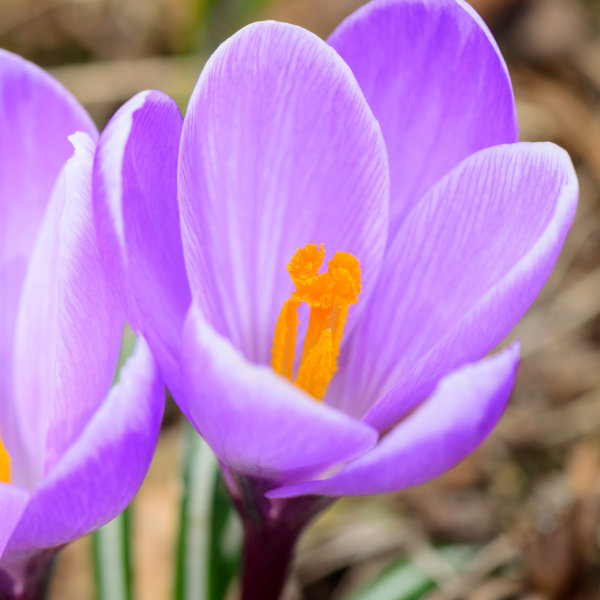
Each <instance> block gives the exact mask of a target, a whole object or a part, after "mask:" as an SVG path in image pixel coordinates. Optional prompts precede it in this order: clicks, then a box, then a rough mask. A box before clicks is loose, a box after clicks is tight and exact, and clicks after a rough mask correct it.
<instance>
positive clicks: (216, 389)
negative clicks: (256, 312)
mask: <svg viewBox="0 0 600 600" xmlns="http://www.w3.org/2000/svg"><path fill="white" fill-rule="evenodd" d="M181 370H182V376H183V385H184V388H185V389H184V391H185V393H186V398H187V403H188V408H189V411H190V415H191V416H190V419H191V421H192V423H193V424H194V426H195V427H196V428H197V429H198V431H199V432H200V434H201V435H202V436H203V437H204V439H205V440H206V441H207V442H208V444H209V445H210V446H211V448H212V449H213V450H214V452H215V454H216V455H217V456H218V457H219V459H220V460H221V461H222V462H224V463H225V464H226V465H228V466H229V467H230V468H231V469H233V470H234V471H238V472H240V473H244V474H246V475H250V476H254V477H260V478H264V479H269V480H272V481H290V480H291V479H293V478H297V477H301V476H305V475H307V474H314V473H315V472H319V471H321V470H323V469H325V468H327V467H329V466H331V465H333V464H336V463H338V462H340V461H343V460H348V459H349V458H350V457H355V456H358V455H360V454H361V453H362V452H364V451H366V450H368V449H369V448H371V447H372V446H373V444H374V443H375V442H376V440H377V434H376V432H375V431H374V430H373V429H371V428H370V427H369V426H367V425H364V424H363V423H361V422H360V421H356V420H354V419H352V418H350V417H348V416H346V415H344V414H343V413H341V412H338V411H336V410H334V409H331V408H329V407H328V406H325V405H323V404H320V403H318V402H317V401H315V400H314V399H313V398H312V397H310V396H308V395H306V394H305V393H304V392H303V391H302V390H300V389H299V388H297V387H295V386H294V385H293V384H291V383H290V382H289V381H287V380H286V379H284V378H283V377H279V376H278V375H276V374H275V372H274V371H273V370H272V369H271V368H270V367H265V366H262V365H258V366H257V365H254V364H251V363H249V362H248V361H246V360H245V359H244V357H243V356H242V355H241V354H240V353H239V352H237V351H236V350H235V349H234V348H233V347H232V345H231V343H230V342H229V341H228V340H226V339H225V338H223V337H221V336H219V335H218V334H217V333H215V332H214V330H213V329H212V328H211V327H210V326H209V325H207V324H206V323H205V322H204V319H203V317H202V315H201V309H200V308H199V307H198V306H197V304H196V303H195V302H194V303H193V304H192V308H191V309H190V312H189V314H188V317H187V320H186V324H185V326H184V333H183V343H182V365H181Z"/></svg>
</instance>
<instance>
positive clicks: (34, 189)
mask: <svg viewBox="0 0 600 600" xmlns="http://www.w3.org/2000/svg"><path fill="white" fill-rule="evenodd" d="M49 115H51V117H49ZM0 123H1V125H0V429H2V431H3V439H4V441H5V442H6V444H7V445H8V446H9V447H10V448H15V447H16V445H17V441H16V437H15V436H16V432H17V431H18V428H17V427H16V426H15V415H14V414H12V412H11V408H12V406H13V405H12V403H11V402H9V400H8V399H9V398H10V397H11V393H12V392H11V390H12V385H13V383H12V369H13V364H12V362H13V339H14V328H15V322H16V314H17V310H18V299H19V296H20V293H21V287H22V285H23V280H24V277H25V271H26V269H27V261H28V259H29V255H30V253H31V250H32V249H33V244H34V240H35V237H36V235H37V232H38V229H39V227H40V225H41V222H42V218H43V215H44V211H45V209H46V205H47V204H48V200H49V199H50V194H51V192H52V188H53V186H54V183H55V181H56V178H57V177H58V174H59V172H60V170H61V168H62V166H63V165H64V163H65V161H66V160H67V158H68V157H69V156H70V155H71V154H72V153H73V147H72V146H71V144H70V143H69V140H68V139H67V137H68V136H69V135H71V134H72V133H75V132H76V131H85V132H87V133H89V134H90V135H92V136H96V135H97V134H96V129H95V127H94V125H93V123H92V121H91V120H90V118H89V116H88V115H87V113H86V112H85V111H84V109H83V108H82V107H81V106H80V105H79V104H78V103H77V101H76V100H75V99H74V98H73V97H72V96H71V94H69V92H67V90H65V89H64V88H63V87H62V86H61V85H60V84H59V83H58V82H57V81H56V80H54V79H53V78H52V77H50V76H49V75H48V74H47V73H45V72H44V71H43V70H42V69H40V68H39V67H37V66H35V65H33V64H32V63H30V62H28V61H26V60H24V59H22V58H21V57H19V56H16V55H15V54H11V53H10V52H7V51H6V50H1V49H0Z"/></svg>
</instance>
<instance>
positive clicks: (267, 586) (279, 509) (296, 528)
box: [222, 465, 331, 600]
mask: <svg viewBox="0 0 600 600" xmlns="http://www.w3.org/2000/svg"><path fill="white" fill-rule="evenodd" d="M222 469H223V475H224V479H225V482H226V484H227V488H228V489H229V492H230V494H231V496H232V498H233V502H234V504H235V506H236V508H237V510H238V512H239V514H240V517H241V519H242V523H243V526H244V566H243V577H242V600H279V598H280V597H281V593H282V591H283V588H284V586H285V582H286V580H287V577H288V575H289V572H290V567H291V564H292V560H293V557H294V548H295V546H296V542H297V541H298V538H299V537H300V534H301V533H302V531H303V530H304V528H305V527H306V525H307V524H308V523H309V521H310V520H311V519H312V518H313V517H314V516H315V515H316V514H317V513H319V512H320V511H321V510H322V509H323V508H325V507H326V506H328V505H329V504H330V503H331V500H330V499H328V498H322V497H316V496H308V497H302V498H293V499H291V500H274V501H271V500H269V499H268V498H266V497H265V495H264V493H265V491H267V490H268V489H271V488H273V487H274V484H273V483H272V482H268V481H265V480H259V479H250V478H248V477H243V476H240V475H235V474H233V473H231V471H229V470H228V469H227V468H226V467H224V466H223V465H222Z"/></svg>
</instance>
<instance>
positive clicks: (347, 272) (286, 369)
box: [271, 244, 361, 399]
mask: <svg viewBox="0 0 600 600" xmlns="http://www.w3.org/2000/svg"><path fill="white" fill-rule="evenodd" d="M324 256H325V250H324V248H323V244H321V246H319V247H318V246H317V245H316V244H307V245H306V246H305V247H304V248H299V249H298V250H297V252H296V254H294V256H293V257H292V260H291V261H290V263H289V265H288V272H289V273H290V276H291V278H292V281H293V282H294V284H295V286H296V290H295V291H294V292H293V293H292V296H291V298H290V299H289V300H286V302H285V303H284V305H283V308H282V310H281V313H280V314H279V318H278V319H277V324H276V326H275V336H274V339H273V349H272V360H271V364H272V366H273V368H274V369H275V371H277V373H279V374H280V375H284V376H285V377H287V378H288V379H290V380H293V363H294V352H295V346H296V331H297V326H298V305H299V304H300V302H306V303H307V304H308V305H309V306H310V308H311V311H310V319H309V323H308V329H307V331H306V336H305V339H304V346H303V350H302V356H301V358H300V365H299V367H298V376H297V377H296V380H295V383H296V384H297V385H298V386H299V387H301V388H302V389H304V390H306V391H307V392H308V393H309V394H311V395H312V396H314V397H315V398H317V399H321V398H323V396H324V395H325V392H326V391H327V386H328V385H329V382H330V381H331V378H332V377H333V375H334V374H335V372H336V370H337V357H338V354H339V350H340V343H341V340H342V335H343V332H344V326H345V324H346V318H347V316H348V307H349V306H350V305H351V304H355V303H356V302H357V300H358V294H359V293H360V290H361V283H360V265H359V263H358V260H357V259H356V258H355V257H354V256H352V254H350V253H348V252H336V253H335V255H334V256H333V258H332V259H331V260H330V261H329V262H328V265H327V266H328V271H327V272H326V273H319V269H320V267H321V265H322V264H323V258H324Z"/></svg>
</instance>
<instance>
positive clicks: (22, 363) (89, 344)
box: [9, 133, 123, 488]
mask: <svg viewBox="0 0 600 600" xmlns="http://www.w3.org/2000/svg"><path fill="white" fill-rule="evenodd" d="M71 139H72V141H73V146H74V147H75V154H74V155H73V157H72V158H70V159H69V160H68V161H67V163H66V165H65V167H64V169H63V171H62V173H61V176H60V177H59V179H58V181H57V184H56V186H55V188H54V192H53V195H52V199H51V201H50V205H49V209H48V212H47V214H46V218H45V220H44V223H43V224H42V228H41V231H40V234H39V236H38V239H37V242H36V246H35V249H34V251H33V254H32V257H31V260H30V264H29V269H28V271H27V277H26V280H25V283H24V286H23V295H22V298H21V303H20V307H19V315H18V320H17V326H16V333H15V371H14V373H15V375H14V381H15V389H14V392H13V398H14V403H15V405H16V406H17V411H18V417H19V421H18V422H19V426H20V428H21V439H22V440H24V441H25V446H26V449H27V450H28V451H29V460H26V464H18V463H19V462H22V461H23V459H25V457H24V456H20V457H19V456H18V455H17V456H13V459H19V458H20V459H21V461H19V460H17V464H15V469H14V472H15V474H16V476H18V477H19V480H17V481H18V483H20V484H21V485H23V486H24V487H29V488H30V487H32V485H34V484H35V482H36V481H37V479H39V477H40V476H41V475H42V473H43V472H44V471H47V470H48V468H50V467H51V466H52V465H53V464H54V462H55V461H56V459H57V458H58V457H59V456H60V455H61V453H62V452H63V451H64V449H65V448H66V447H67V446H69V445H70V444H71V442H72V441H73V440H74V439H75V438H76V437H78V436H79V434H80V433H81V431H82V429H83V428H84V426H85V424H86V423H87V421H88V420H89V418H90V416H91V414H92V413H93V412H94V411H95V410H96V408H97V407H98V406H99V404H100V403H101V402H102V401H103V400H104V398H105V397H106V394H107V393H108V390H109V389H110V385H111V382H112V378H113V373H114V369H115V366H116V362H117V358H118V355H119V347H120V341H121V335H122V328H123V318H122V313H121V310H120V307H119V305H118V304H117V302H116V299H115V297H114V295H113V294H112V293H111V292H110V291H109V289H108V285H107V282H106V278H105V273H104V267H103V264H102V261H101V259H100V254H99V251H98V245H97V240H96V230H95V228H94V221H93V213H92V198H91V181H92V161H93V157H94V149H95V143H94V142H93V141H92V140H91V139H90V137H89V136H88V135H87V134H84V133H77V134H75V135H73V136H72V137H71ZM9 451H10V449H9ZM21 478H23V479H21Z"/></svg>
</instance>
